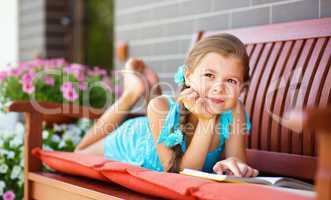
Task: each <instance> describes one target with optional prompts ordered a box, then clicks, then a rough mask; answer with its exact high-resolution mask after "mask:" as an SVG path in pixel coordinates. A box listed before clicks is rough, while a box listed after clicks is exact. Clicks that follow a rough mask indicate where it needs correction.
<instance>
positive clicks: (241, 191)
mask: <svg viewBox="0 0 331 200" xmlns="http://www.w3.org/2000/svg"><path fill="white" fill-rule="evenodd" d="M194 195H195V196H197V197H199V198H201V199H229V200H230V199H231V200H242V199H261V200H274V199H281V200H313V199H314V198H310V197H304V196H302V195H297V194H293V193H289V192H284V191H280V190H276V189H274V188H272V187H270V186H263V185H256V184H245V183H217V182H214V183H212V184H206V185H202V186H201V187H199V190H197V191H196V192H195V193H194Z"/></svg>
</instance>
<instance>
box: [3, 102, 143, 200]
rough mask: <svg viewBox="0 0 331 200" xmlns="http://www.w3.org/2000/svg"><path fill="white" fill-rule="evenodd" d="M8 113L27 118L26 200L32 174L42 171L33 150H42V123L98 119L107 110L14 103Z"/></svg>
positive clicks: (134, 115)
mask: <svg viewBox="0 0 331 200" xmlns="http://www.w3.org/2000/svg"><path fill="white" fill-rule="evenodd" d="M6 110H7V111H8V112H23V113H24V118H25V134H24V174H25V177H24V183H25V184H24V193H25V194H24V196H25V197H26V199H32V198H31V192H29V191H31V187H32V186H31V184H30V180H29V177H28V176H27V175H28V174H29V173H30V172H38V171H40V170H41V166H42V164H41V161H40V160H39V159H37V158H35V157H34V156H33V155H32V153H31V150H32V149H34V148H36V147H40V148H42V123H43V121H45V119H46V118H47V117H48V116H55V117H56V118H62V117H63V118H64V117H72V118H83V117H85V118H89V119H98V118H99V117H100V116H101V115H102V114H103V113H104V112H105V110H102V109H95V108H91V107H85V106H79V105H73V104H60V103H51V102H28V101H14V102H12V103H11V104H10V105H9V106H8V107H7V109H6ZM142 115H144V113H128V116H127V118H132V117H138V116H142Z"/></svg>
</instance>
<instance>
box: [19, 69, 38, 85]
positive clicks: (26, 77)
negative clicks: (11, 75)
mask: <svg viewBox="0 0 331 200" xmlns="http://www.w3.org/2000/svg"><path fill="white" fill-rule="evenodd" d="M35 76H36V73H34V72H32V71H30V72H28V73H26V74H24V75H23V76H22V80H21V82H23V83H24V82H32V80H33V78H34V77H35Z"/></svg>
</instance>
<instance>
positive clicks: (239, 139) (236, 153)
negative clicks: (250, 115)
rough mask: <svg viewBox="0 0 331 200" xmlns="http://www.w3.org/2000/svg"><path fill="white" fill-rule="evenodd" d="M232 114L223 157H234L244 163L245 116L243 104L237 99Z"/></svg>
mask: <svg viewBox="0 0 331 200" xmlns="http://www.w3.org/2000/svg"><path fill="white" fill-rule="evenodd" d="M232 114H233V124H232V125H230V137H229V139H228V140H226V141H225V157H226V158H229V157H234V158H237V159H239V160H240V161H242V162H244V163H245V162H246V153H245V148H246V147H245V135H246V133H245V131H246V118H245V108H244V105H243V104H242V103H241V102H240V101H239V100H238V101H237V104H236V107H235V108H234V109H233V110H232Z"/></svg>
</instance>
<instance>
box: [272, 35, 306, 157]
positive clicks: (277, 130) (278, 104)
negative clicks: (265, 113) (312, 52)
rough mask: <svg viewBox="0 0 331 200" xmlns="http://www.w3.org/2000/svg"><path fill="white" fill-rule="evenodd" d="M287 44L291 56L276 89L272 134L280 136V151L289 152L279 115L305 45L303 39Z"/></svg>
mask: <svg viewBox="0 0 331 200" xmlns="http://www.w3.org/2000/svg"><path fill="white" fill-rule="evenodd" d="M286 44H288V45H291V47H290V51H289V55H288V56H289V58H288V61H287V62H286V65H284V66H283V67H282V68H283V70H284V72H283V73H282V77H281V78H280V83H279V86H277V87H278V89H277V90H276V94H275V95H276V99H275V102H274V109H273V113H274V116H273V117H275V119H278V121H276V120H272V125H271V135H273V138H276V137H278V140H279V141H278V142H279V144H278V145H277V146H278V147H277V151H278V152H288V148H286V147H288V146H287V145H285V144H288V140H287V139H288V138H287V137H286V138H284V137H283V135H282V134H281V128H282V127H281V124H280V123H279V117H281V116H282V115H283V113H284V108H285V106H284V104H285V99H286V98H285V97H286V94H287V91H288V88H289V87H290V79H291V74H292V72H293V69H294V67H295V63H296V61H297V59H298V56H299V52H300V49H301V48H302V47H303V41H302V40H299V41H295V42H291V41H288V42H286Z"/></svg>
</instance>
